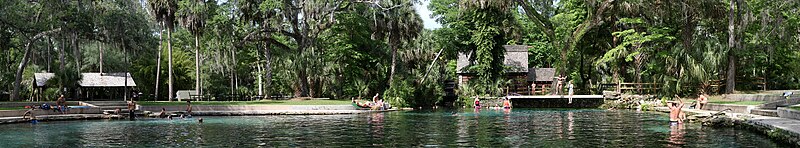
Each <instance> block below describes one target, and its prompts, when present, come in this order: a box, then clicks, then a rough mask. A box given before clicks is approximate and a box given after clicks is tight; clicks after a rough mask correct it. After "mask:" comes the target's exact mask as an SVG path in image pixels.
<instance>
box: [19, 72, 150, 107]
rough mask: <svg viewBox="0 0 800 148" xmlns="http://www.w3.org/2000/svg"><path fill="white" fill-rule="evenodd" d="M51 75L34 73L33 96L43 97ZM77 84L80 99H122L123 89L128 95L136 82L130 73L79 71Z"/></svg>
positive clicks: (53, 75)
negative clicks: (79, 77)
mask: <svg viewBox="0 0 800 148" xmlns="http://www.w3.org/2000/svg"><path fill="white" fill-rule="evenodd" d="M53 77H55V74H53V73H35V74H34V84H35V85H34V86H33V87H34V94H35V95H34V96H35V97H39V98H41V97H43V96H41V94H42V91H43V90H44V89H46V88H47V85H46V84H47V81H49V80H50V79H52V78H53ZM78 85H79V87H80V88H79V91H78V95H77V96H78V99H80V100H123V99H124V98H125V95H126V91H125V89H126V88H127V90H128V91H127V95H128V96H130V94H131V92H132V90H133V89H134V88H135V87H136V82H135V81H134V80H133V77H131V74H130V73H81V79H80V82H79V83H78ZM36 91H38V93H36ZM44 97H55V96H44Z"/></svg>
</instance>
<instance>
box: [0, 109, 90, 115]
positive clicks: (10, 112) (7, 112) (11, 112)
mask: <svg viewBox="0 0 800 148" xmlns="http://www.w3.org/2000/svg"><path fill="white" fill-rule="evenodd" d="M25 111H28V110H3V111H0V117H21V116H22V115H24V114H25ZM33 113H34V115H37V116H38V115H58V114H61V113H59V112H55V111H53V110H34V112H33ZM67 113H68V114H102V113H103V112H102V111H101V110H100V108H73V109H70V110H69V111H67Z"/></svg>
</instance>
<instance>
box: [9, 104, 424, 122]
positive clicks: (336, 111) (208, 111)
mask: <svg viewBox="0 0 800 148" xmlns="http://www.w3.org/2000/svg"><path fill="white" fill-rule="evenodd" d="M168 107H169V108H170V109H171V110H167V111H168V112H170V113H178V112H180V113H182V112H183V110H184V109H185V106H139V108H140V110H142V111H147V112H151V113H155V112H153V111H154V110H158V111H160V110H161V108H168ZM192 108H193V109H199V110H195V111H193V112H192V115H195V116H263V115H344V114H368V113H380V112H391V111H401V110H410V109H389V110H359V109H356V108H355V107H353V106H351V105H283V106H280V105H270V106H223V105H215V106H209V105H198V106H192ZM92 109H97V110H99V109H98V108H92ZM36 118H37V120H38V121H66V120H92V119H119V118H124V117H121V115H109V114H103V113H102V112H99V111H98V112H97V113H94V112H93V113H82V114H56V115H53V114H40V115H37V116H36ZM144 118H149V117H144ZM25 122H30V120H27V119H23V118H22V117H21V115H20V116H5V117H0V124H10V123H25Z"/></svg>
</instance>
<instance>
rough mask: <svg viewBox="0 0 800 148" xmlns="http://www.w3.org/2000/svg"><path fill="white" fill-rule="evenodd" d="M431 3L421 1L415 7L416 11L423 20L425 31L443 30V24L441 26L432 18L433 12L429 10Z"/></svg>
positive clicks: (425, 0)
mask: <svg viewBox="0 0 800 148" xmlns="http://www.w3.org/2000/svg"><path fill="white" fill-rule="evenodd" d="M430 3H431V2H430V1H429V0H421V1H420V3H419V4H416V5H414V10H417V14H419V16H420V17H421V18H422V23H423V25H424V26H425V29H431V30H433V29H438V28H442V24H439V23H438V22H436V20H435V19H433V17H431V10H428V4H430Z"/></svg>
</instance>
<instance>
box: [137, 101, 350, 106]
mask: <svg viewBox="0 0 800 148" xmlns="http://www.w3.org/2000/svg"><path fill="white" fill-rule="evenodd" d="M137 103H138V104H139V105H144V106H176V105H186V102H185V101H181V102H179V101H173V102H166V101H141V102H137ZM192 105H350V100H302V101H290V100H264V101H192Z"/></svg>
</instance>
